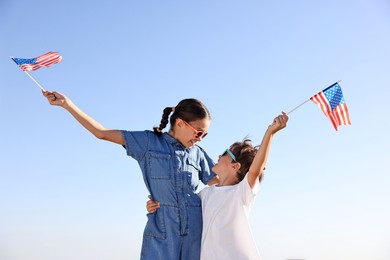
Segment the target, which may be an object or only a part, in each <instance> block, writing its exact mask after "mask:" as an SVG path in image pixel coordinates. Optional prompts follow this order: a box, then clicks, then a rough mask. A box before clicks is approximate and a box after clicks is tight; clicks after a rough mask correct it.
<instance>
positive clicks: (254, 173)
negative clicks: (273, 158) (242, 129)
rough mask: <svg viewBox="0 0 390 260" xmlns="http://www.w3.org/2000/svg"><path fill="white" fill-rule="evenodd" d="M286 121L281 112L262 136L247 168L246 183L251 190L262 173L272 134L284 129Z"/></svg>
mask: <svg viewBox="0 0 390 260" xmlns="http://www.w3.org/2000/svg"><path fill="white" fill-rule="evenodd" d="M287 121H288V116H287V114H286V113H284V112H283V114H282V115H279V116H278V117H276V118H275V119H274V121H273V123H272V125H270V126H268V128H267V131H266V132H265V134H264V136H263V140H262V141H261V144H260V147H259V150H258V151H257V153H256V156H255V158H254V159H253V162H252V164H251V167H250V168H249V172H248V182H249V185H250V186H251V188H253V187H254V186H255V184H256V181H257V179H258V178H259V177H260V176H261V174H262V173H263V169H264V168H265V165H266V163H267V159H268V154H269V151H270V148H271V143H272V139H273V137H274V134H275V133H276V132H278V131H279V130H281V129H283V128H285V127H286V125H287Z"/></svg>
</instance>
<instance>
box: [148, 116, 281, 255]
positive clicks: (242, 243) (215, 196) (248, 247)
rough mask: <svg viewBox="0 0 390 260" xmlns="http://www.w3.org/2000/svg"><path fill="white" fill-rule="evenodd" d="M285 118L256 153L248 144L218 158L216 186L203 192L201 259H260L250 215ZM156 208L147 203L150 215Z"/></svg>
mask: <svg viewBox="0 0 390 260" xmlns="http://www.w3.org/2000/svg"><path fill="white" fill-rule="evenodd" d="M287 121H288V116H287V114H286V113H283V114H282V115H279V116H278V117H276V118H275V119H274V121H273V124H272V125H270V126H269V127H268V128H267V131H266V132H265V134H264V136H263V140H262V142H261V144H260V146H259V148H258V149H256V148H255V147H253V146H252V145H251V144H250V140H247V139H246V140H244V141H243V142H236V143H234V144H233V145H231V146H230V148H229V149H226V150H225V151H224V153H223V154H222V155H220V156H219V159H218V162H217V164H215V165H214V167H213V169H212V170H213V172H215V173H216V174H217V175H218V178H219V184H217V185H213V186H210V187H206V188H204V189H203V190H202V191H201V192H200V193H199V197H200V198H201V200H202V214H203V233H202V245H201V259H202V260H215V259H224V260H226V259H232V260H233V259H234V260H237V259H250V260H253V259H260V255H259V252H258V249H257V246H256V243H255V241H254V239H253V236H252V233H251V229H250V226H249V221H248V217H249V212H250V209H251V207H252V205H253V203H254V199H255V196H256V194H257V193H258V190H259V183H260V180H261V177H262V173H263V169H265V165H266V162H267V158H268V154H269V151H270V147H271V143H272V139H273V136H274V134H275V133H276V132H278V131H279V130H281V129H283V128H284V127H286V125H287ZM157 208H159V205H158V202H156V201H148V203H147V209H148V211H149V213H154V212H155V211H156V210H157Z"/></svg>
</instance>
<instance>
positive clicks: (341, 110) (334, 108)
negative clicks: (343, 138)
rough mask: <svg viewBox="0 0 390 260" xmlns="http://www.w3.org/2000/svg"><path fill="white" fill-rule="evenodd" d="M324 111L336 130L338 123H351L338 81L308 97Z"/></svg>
mask: <svg viewBox="0 0 390 260" xmlns="http://www.w3.org/2000/svg"><path fill="white" fill-rule="evenodd" d="M310 100H311V101H313V102H314V103H316V104H317V106H318V107H319V108H320V109H321V110H322V112H324V114H325V115H326V116H327V117H328V118H329V119H330V121H331V122H332V125H333V126H334V128H335V129H336V131H337V127H338V126H340V125H351V120H350V118H349V113H348V107H347V105H346V104H345V101H344V97H343V92H342V91H341V87H340V85H339V84H338V83H335V84H333V85H332V86H330V87H328V88H326V89H324V90H323V91H321V92H319V93H318V94H316V95H314V96H313V97H311V98H310Z"/></svg>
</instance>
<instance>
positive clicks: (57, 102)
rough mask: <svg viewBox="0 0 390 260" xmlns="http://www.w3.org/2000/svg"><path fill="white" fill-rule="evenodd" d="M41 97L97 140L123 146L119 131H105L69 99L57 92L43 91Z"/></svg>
mask: <svg viewBox="0 0 390 260" xmlns="http://www.w3.org/2000/svg"><path fill="white" fill-rule="evenodd" d="M42 93H43V95H44V96H45V97H46V98H47V100H48V101H49V103H50V104H51V105H54V106H60V107H62V108H64V109H66V110H67V111H68V112H69V113H70V114H71V115H72V116H73V117H74V118H75V119H76V120H77V121H78V122H79V123H80V124H81V125H82V126H84V127H85V128H86V129H87V130H88V131H89V132H91V133H92V134H93V135H94V136H96V137H97V138H99V139H102V140H106V141H110V142H113V143H117V144H121V145H124V144H125V141H124V139H123V136H122V133H121V131H120V130H114V129H107V128H105V127H104V126H102V125H101V124H100V123H99V122H97V121H96V120H95V119H93V118H92V117H90V116H89V115H87V114H86V113H84V112H83V111H82V110H81V109H80V108H78V107H77V106H76V105H75V104H74V103H73V102H72V101H71V100H70V99H69V98H67V97H66V96H65V95H63V94H61V93H58V92H51V91H43V90H42Z"/></svg>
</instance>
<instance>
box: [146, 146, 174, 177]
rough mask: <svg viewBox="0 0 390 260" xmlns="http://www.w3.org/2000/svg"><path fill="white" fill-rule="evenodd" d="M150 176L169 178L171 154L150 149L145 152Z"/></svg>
mask: <svg viewBox="0 0 390 260" xmlns="http://www.w3.org/2000/svg"><path fill="white" fill-rule="evenodd" d="M147 158H148V166H149V170H150V178H152V179H170V178H171V174H170V168H171V167H170V166H171V160H170V159H171V155H170V154H166V153H159V152H154V151H151V152H149V153H148V154H147Z"/></svg>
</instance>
